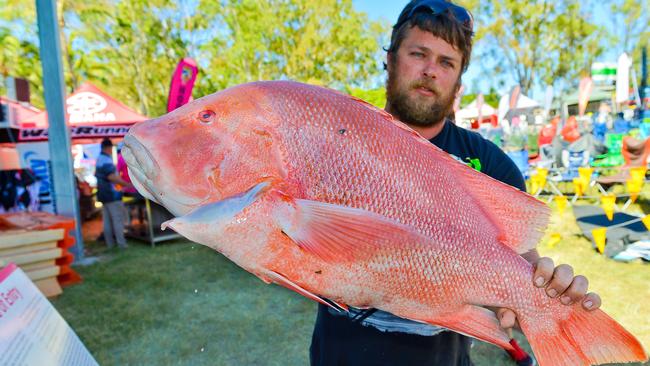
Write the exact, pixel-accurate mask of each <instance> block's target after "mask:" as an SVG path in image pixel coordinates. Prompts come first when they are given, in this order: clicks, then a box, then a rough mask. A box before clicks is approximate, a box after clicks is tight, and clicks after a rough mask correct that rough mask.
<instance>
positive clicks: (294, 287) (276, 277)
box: [262, 271, 348, 311]
mask: <svg viewBox="0 0 650 366" xmlns="http://www.w3.org/2000/svg"><path fill="white" fill-rule="evenodd" d="M262 281H264V282H266V283H270V282H273V283H276V284H278V285H280V286H282V287H284V288H287V289H289V290H291V291H295V292H297V293H299V294H300V295H302V296H304V297H306V298H308V299H312V300H314V301H318V302H319V303H321V304H323V305H327V306H329V307H331V308H332V309H334V310H336V311H348V306H347V305H345V304H340V303H338V302H336V301H333V300H330V299H325V298H322V297H320V296H318V295H316V294H314V293H312V292H311V291H309V290H306V289H304V288H302V287H301V286H300V285H298V284H296V283H295V282H293V281H291V280H290V279H288V278H287V277H286V276H285V275H283V274H281V273H279V272H275V271H268V272H266V273H264V275H263V278H262Z"/></svg>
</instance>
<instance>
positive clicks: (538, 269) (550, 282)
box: [497, 257, 601, 328]
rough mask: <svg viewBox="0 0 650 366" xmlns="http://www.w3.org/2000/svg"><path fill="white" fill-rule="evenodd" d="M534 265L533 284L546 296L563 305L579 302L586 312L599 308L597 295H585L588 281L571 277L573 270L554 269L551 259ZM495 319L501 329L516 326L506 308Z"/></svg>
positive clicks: (509, 311)
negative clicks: (542, 290)
mask: <svg viewBox="0 0 650 366" xmlns="http://www.w3.org/2000/svg"><path fill="white" fill-rule="evenodd" d="M534 265H535V274H534V275H533V284H534V285H535V286H536V287H540V288H545V290H546V294H547V295H548V296H549V297H552V298H558V297H559V298H560V302H561V303H562V304H564V305H571V304H574V303H576V302H581V303H582V307H583V308H585V309H586V310H595V309H598V308H599V307H600V304H601V300H600V296H598V294H595V293H593V292H590V293H587V288H588V286H589V281H587V278H585V277H584V276H575V277H574V276H573V268H572V267H571V266H569V265H567V264H561V265H559V266H557V267H555V264H554V263H553V260H552V259H551V258H546V257H544V258H539V260H538V261H537V263H535V264H534ZM497 318H498V319H499V323H500V324H501V327H503V328H512V327H514V326H516V325H517V319H516V316H515V313H514V312H513V311H512V310H510V309H506V308H500V309H498V310H497Z"/></svg>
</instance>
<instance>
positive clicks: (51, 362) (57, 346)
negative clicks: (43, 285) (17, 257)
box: [0, 264, 98, 366]
mask: <svg viewBox="0 0 650 366" xmlns="http://www.w3.org/2000/svg"><path fill="white" fill-rule="evenodd" d="M0 365H26V366H30V365H34V366H36V365H38V366H59V365H61V366H63V365H78V366H94V365H98V363H97V361H95V359H94V358H93V356H92V355H91V354H90V352H88V349H86V347H85V346H84V345H83V343H81V340H80V339H79V337H77V335H76V334H75V332H74V331H73V330H72V328H70V326H69V325H68V323H66V321H65V320H64V319H63V317H61V315H60V314H59V313H58V312H57V311H56V309H55V308H54V306H52V304H50V302H49V301H48V300H47V298H45V296H43V294H42V293H41V292H40V291H39V290H38V288H37V287H36V286H35V285H34V284H33V283H32V281H31V280H30V279H29V277H27V275H26V274H25V272H23V271H22V270H21V269H20V268H18V267H17V266H16V265H15V264H10V265H8V266H7V267H5V268H4V269H2V270H0Z"/></svg>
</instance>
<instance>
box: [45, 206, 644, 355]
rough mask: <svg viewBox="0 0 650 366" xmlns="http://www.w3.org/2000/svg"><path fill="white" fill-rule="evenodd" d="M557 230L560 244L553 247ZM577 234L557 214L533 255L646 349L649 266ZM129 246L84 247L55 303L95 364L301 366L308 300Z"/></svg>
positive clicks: (205, 258) (169, 247)
mask: <svg viewBox="0 0 650 366" xmlns="http://www.w3.org/2000/svg"><path fill="white" fill-rule="evenodd" d="M556 232H557V233H561V235H562V237H563V240H562V241H561V242H560V243H559V244H557V245H555V246H553V247H551V246H550V245H549V241H548V238H549V237H550V234H551V233H556ZM578 233H579V230H578V228H577V225H575V220H574V218H573V216H572V214H571V213H570V212H567V213H565V214H564V215H559V214H557V213H556V214H555V215H554V217H553V219H552V223H551V226H550V227H549V230H548V232H547V236H546V237H545V239H544V240H543V241H542V243H541V244H540V246H539V250H540V252H541V253H542V254H543V255H547V256H551V257H552V258H554V259H555V260H556V262H558V263H560V262H562V263H570V264H572V265H573V266H574V267H575V269H576V273H581V274H584V275H586V276H587V277H588V278H589V279H590V281H591V287H592V289H594V290H595V291H597V292H599V293H600V294H601V296H602V297H603V309H605V310H606V311H607V312H608V313H609V314H610V315H612V316H613V317H614V318H616V319H617V320H618V321H620V322H621V323H622V324H623V325H624V326H625V327H626V328H627V329H629V330H630V331H632V332H633V333H634V334H635V335H636V336H637V337H638V338H639V339H640V340H641V342H642V343H643V344H644V345H645V347H646V349H650V305H648V302H649V301H650V265H648V264H644V263H628V264H624V263H617V262H614V261H612V260H608V259H605V258H603V257H602V256H600V255H598V254H596V253H595V252H594V251H593V250H592V249H591V244H590V243H589V241H587V239H585V238H583V237H580V236H579V235H578ZM130 244H131V246H130V248H128V249H127V250H125V251H117V250H115V251H106V250H104V249H103V248H102V247H101V245H99V244H97V243H87V244H86V245H87V248H88V250H89V251H90V254H91V255H95V256H98V257H99V258H100V259H101V260H100V261H99V262H98V263H96V264H93V265H90V266H85V267H77V270H78V271H79V273H80V274H81V275H82V276H83V278H84V282H83V283H82V284H79V285H76V286H72V287H68V288H66V289H65V290H64V293H63V294H62V295H61V296H60V297H59V298H58V299H56V300H55V301H53V303H54V305H55V307H56V308H57V309H58V310H59V311H60V312H61V314H62V315H63V317H64V318H65V319H67V321H68V322H69V323H70V325H71V326H72V327H73V329H74V330H75V331H76V332H77V334H78V335H79V336H80V338H81V339H82V341H83V342H84V343H85V345H86V346H87V347H88V349H89V350H90V352H91V353H92V354H93V355H94V356H95V358H96V359H97V361H98V362H99V363H100V364H102V365H307V364H308V357H307V355H308V353H307V352H308V347H309V343H310V337H311V330H312V326H313V321H314V317H315V311H316V305H315V303H313V302H312V301H310V300H307V299H305V298H302V297H300V296H299V295H297V294H295V293H293V292H290V291H288V290H285V289H284V288H280V287H278V286H268V285H265V284H264V283H262V282H261V281H260V280H258V279H257V278H255V277H254V276H252V275H250V274H248V273H247V272H244V271H243V270H241V269H239V268H238V267H237V266H235V265H234V264H232V263H231V262H230V261H228V260H227V259H225V258H224V257H223V256H221V255H220V254H218V253H216V252H213V251H212V250H210V249H207V248H205V247H202V246H199V245H196V244H192V243H188V242H186V241H176V242H170V243H165V244H163V245H160V246H157V247H156V248H150V247H148V246H146V245H144V244H141V243H137V242H131V243H130ZM519 338H520V340H522V343H523V345H524V347H525V348H527V349H528V350H529V348H528V345H527V343H526V342H525V340H523V337H519ZM472 358H473V360H474V362H475V363H476V365H514V363H512V362H511V361H509V359H508V358H507V356H505V354H504V353H503V352H502V351H501V350H500V349H499V348H497V347H495V346H492V345H489V344H485V343H482V342H475V345H474V347H473V349H472ZM646 365H650V363H646Z"/></svg>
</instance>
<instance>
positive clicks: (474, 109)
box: [456, 100, 497, 121]
mask: <svg viewBox="0 0 650 366" xmlns="http://www.w3.org/2000/svg"><path fill="white" fill-rule="evenodd" d="M495 114H497V110H496V109H494V108H493V107H491V106H490V105H489V104H487V103H483V105H482V106H481V116H482V117H483V118H485V119H486V121H487V118H488V117H490V116H492V115H495ZM478 115H479V109H478V102H477V101H476V100H474V101H473V102H471V103H470V104H468V105H467V106H465V108H463V109H461V110H459V111H458V112H456V118H461V119H473V118H478Z"/></svg>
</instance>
